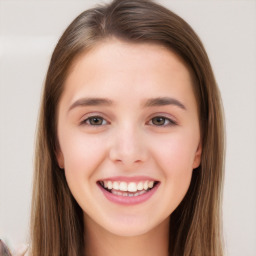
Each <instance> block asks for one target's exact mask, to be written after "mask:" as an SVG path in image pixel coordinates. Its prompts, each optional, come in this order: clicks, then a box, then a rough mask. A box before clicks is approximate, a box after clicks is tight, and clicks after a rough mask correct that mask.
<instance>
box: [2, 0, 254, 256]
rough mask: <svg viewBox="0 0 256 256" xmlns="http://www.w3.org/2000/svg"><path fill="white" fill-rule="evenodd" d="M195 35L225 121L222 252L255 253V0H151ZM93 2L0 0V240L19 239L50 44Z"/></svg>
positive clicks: (13, 242) (22, 232)
mask: <svg viewBox="0 0 256 256" xmlns="http://www.w3.org/2000/svg"><path fill="white" fill-rule="evenodd" d="M158 2H160V3H162V4H164V5H165V6H167V7H168V8H170V9H172V10H173V11H175V12H176V13H177V14H179V15H180V16H181V17H183V18H184V19H185V20H186V21H188V23H190V24H191V26H192V27H193V28H194V29H195V31H196V32H197V33H198V34H199V36H200V38H201V39H202V41H203V43H204V45H205V47H206V50H207V52H208V54H209V57H210V60H211V63H212V66H213V69H214V72H215V75H216V79H217V81H218V84H219V87H220V90H221V92H222V97H223V102H224V108H225V114H226V126H227V156H226V160H227V161H226V178H225V189H224V237H225V241H226V247H227V249H226V251H227V255H230V256H255V255H256V1H255V0H240V1H232V0H200V1H196V0H186V1H185V0H176V1H172V0H170V1H167V0H165V1H164V0H161V1H158ZM95 3H99V1H96V0H94V1H93V0H91V1H77V0H73V1H71V0H70V1H52V0H34V1H28V0H19V1H11V0H0V238H3V239H5V240H6V241H7V242H8V244H9V245H10V246H12V247H15V246H16V245H18V244H19V243H21V242H26V237H27V235H28V227H29V208H30V198H31V187H32V184H31V181H32V169H33V148H34V135H35V128H36V121H37V114H38V108H39V101H40V93H41V88H42V85H43V82H44V78H45V74H46V70H47V66H48V63H49V58H50V56H51V53H52V50H53V48H54V46H55V44H56V42H57V40H58V38H59V36H60V35H61V33H62V32H63V30H64V29H65V28H66V26H67V25H68V24H69V23H70V22H71V21H72V20H73V19H74V18H75V17H76V16H77V15H78V14H79V13H80V12H82V11H83V10H85V9H87V8H88V7H91V6H94V5H95Z"/></svg>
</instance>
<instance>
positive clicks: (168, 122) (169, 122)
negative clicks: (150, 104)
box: [81, 115, 177, 127]
mask: <svg viewBox="0 0 256 256" xmlns="http://www.w3.org/2000/svg"><path fill="white" fill-rule="evenodd" d="M93 119H98V120H101V123H100V124H92V123H91V121H93ZM154 119H155V120H156V119H162V120H163V121H164V123H163V124H161V125H155V124H153V120H154ZM147 123H149V124H150V125H153V126H159V127H166V126H174V125H177V123H176V122H175V121H174V120H172V119H170V118H167V117H165V116H161V115H159V116H154V117H152V118H151V119H150V121H149V122H147ZM107 124H109V123H108V121H106V120H105V119H104V118H103V117H102V116H98V115H95V116H90V117H88V118H86V119H84V120H83V121H82V122H81V125H89V126H94V127H96V126H103V125H107Z"/></svg>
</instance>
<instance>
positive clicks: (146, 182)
mask: <svg viewBox="0 0 256 256" xmlns="http://www.w3.org/2000/svg"><path fill="white" fill-rule="evenodd" d="M143 187H144V189H145V190H147V189H148V181H145V182H144V186H143Z"/></svg>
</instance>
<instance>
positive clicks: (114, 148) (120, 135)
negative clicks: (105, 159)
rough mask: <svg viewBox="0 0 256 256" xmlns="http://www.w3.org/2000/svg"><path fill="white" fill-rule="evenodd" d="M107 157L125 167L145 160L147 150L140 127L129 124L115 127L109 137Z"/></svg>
mask: <svg viewBox="0 0 256 256" xmlns="http://www.w3.org/2000/svg"><path fill="white" fill-rule="evenodd" d="M109 158H110V159H111V161H113V162H115V163H120V164H123V165H124V166H126V167H132V166H134V165H135V164H139V163H143V162H145V161H146V160H147V158H148V152H147V146H146V143H145V138H144V136H143V133H142V132H141V131H140V129H139V128H135V127H131V125H127V126H126V127H123V128H120V129H117V130H116V132H115V134H114V136H113V137H112V139H111V147H110V150H109Z"/></svg>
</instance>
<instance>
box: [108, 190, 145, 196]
mask: <svg viewBox="0 0 256 256" xmlns="http://www.w3.org/2000/svg"><path fill="white" fill-rule="evenodd" d="M146 192H147V191H146V190H142V191H139V192H136V193H127V192H119V191H116V190H111V193H112V194H114V195H118V196H130V197H131V196H140V195H142V194H145V193H146Z"/></svg>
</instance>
